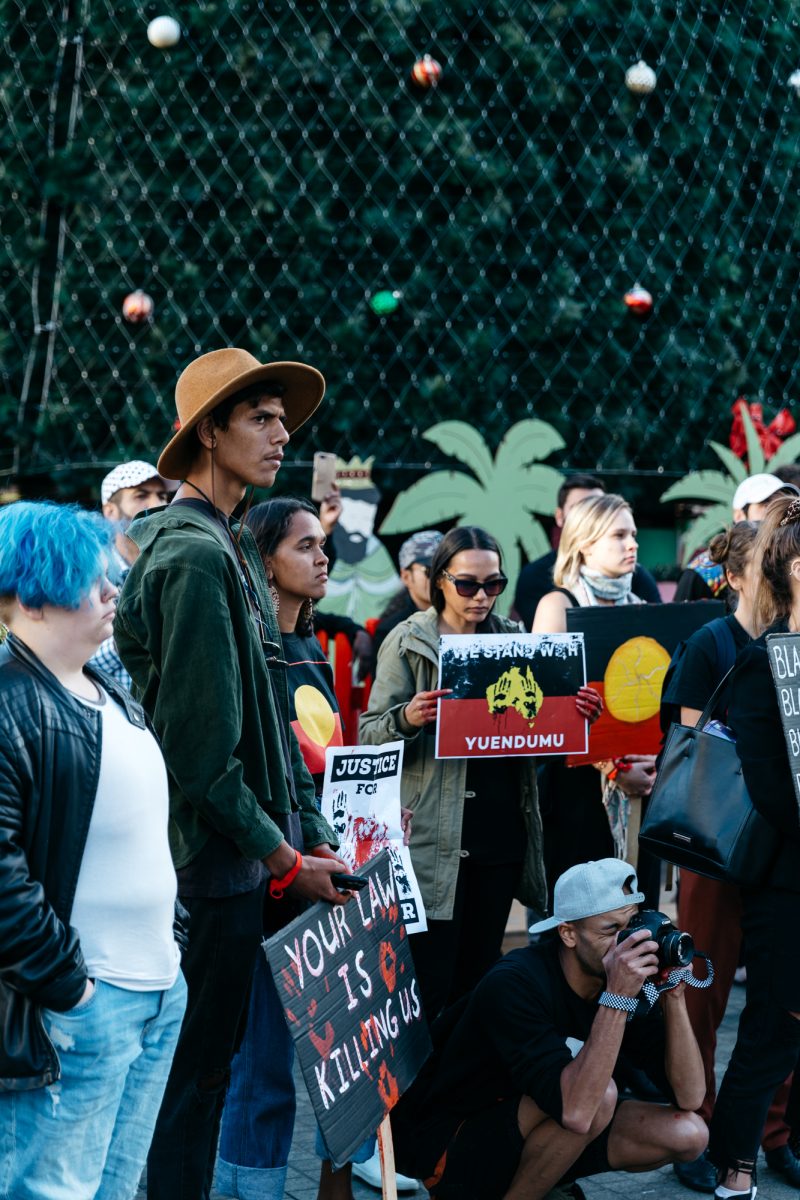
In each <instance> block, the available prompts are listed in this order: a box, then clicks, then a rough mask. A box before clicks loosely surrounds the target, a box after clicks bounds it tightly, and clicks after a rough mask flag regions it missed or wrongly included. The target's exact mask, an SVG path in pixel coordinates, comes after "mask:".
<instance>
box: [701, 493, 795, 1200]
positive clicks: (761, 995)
mask: <svg viewBox="0 0 800 1200" xmlns="http://www.w3.org/2000/svg"><path fill="white" fill-rule="evenodd" d="M753 559H754V564H755V571H756V574H757V578H758V584H757V590H756V598H755V620H754V632H755V633H756V634H758V635H760V636H758V637H757V639H756V640H755V641H754V642H752V643H751V644H750V645H749V646H747V647H746V648H745V649H744V650H742V651H741V652H740V654H739V656H738V658H737V660H736V667H735V668H734V672H733V675H732V677H731V688H730V702H729V704H728V725H729V726H730V728H731V729H732V731H733V733H734V735H735V738H736V749H737V752H738V754H739V758H740V760H741V764H742V771H743V774H744V779H745V783H746V784H747V790H748V792H749V794H750V798H751V800H752V802H753V805H754V807H755V808H756V810H757V811H758V812H759V813H760V814H761V816H762V817H763V818H764V820H765V821H766V822H768V824H769V825H770V826H772V827H773V828H774V830H775V831H776V852H775V859H774V862H773V864H772V867H771V869H770V871H769V874H768V876H767V878H766V879H765V880H764V881H763V882H762V884H761V886H760V887H758V888H743V889H742V932H743V935H744V957H745V965H746V967H747V1003H746V1005H745V1008H744V1011H743V1012H742V1016H741V1019H740V1022H739V1033H738V1037H737V1039H736V1045H735V1046H734V1049H733V1054H732V1055H731V1059H730V1063H729V1065H728V1070H727V1071H726V1073H725V1078H724V1079H723V1081H722V1086H721V1087H720V1090H719V1095H718V1096H717V1103H716V1106H715V1108H714V1115H713V1117H712V1119H711V1139H710V1143H709V1155H710V1157H711V1160H712V1162H713V1163H714V1165H715V1166H716V1167H717V1169H718V1171H719V1172H720V1175H719V1185H718V1187H717V1195H718V1196H719V1197H731V1196H734V1197H736V1196H742V1197H747V1198H748V1200H752V1197H753V1196H754V1195H755V1191H756V1187H755V1182H756V1181H755V1160H756V1155H757V1153H758V1143H759V1139H760V1138H761V1135H762V1131H763V1128H764V1122H765V1119H766V1116H767V1110H768V1109H769V1105H770V1101H771V1100H772V1097H773V1095H774V1093H775V1089H776V1087H777V1086H778V1084H780V1083H781V1082H782V1081H783V1080H784V1079H785V1078H786V1076H787V1075H788V1074H789V1073H790V1072H791V1071H792V1070H793V1069H794V1068H795V1066H796V1064H797V1061H798V1053H800V956H799V955H798V954H797V950H796V944H797V929H798V923H800V819H799V818H798V799H797V797H798V788H797V771H798V769H800V768H798V764H797V757H796V750H795V741H792V743H791V746H789V745H787V740H788V735H785V734H784V729H783V726H782V717H785V716H786V715H788V714H790V713H792V712H793V713H798V712H800V654H799V653H798V651H797V648H796V643H795V641H794V639H787V641H786V642H785V643H783V644H782V645H781V646H780V649H781V651H782V653H781V655H780V664H779V669H778V670H777V671H776V675H777V676H778V678H779V679H780V680H781V686H780V702H779V696H778V691H777V689H776V684H775V682H774V681H773V675H772V672H771V670H770V661H769V651H768V644H767V641H766V634H767V633H770V634H776V633H778V634H780V633H783V634H788V633H795V634H796V633H797V632H798V630H800V499H797V498H794V499H793V498H790V497H787V496H778V497H776V498H775V499H774V500H773V501H772V502H771V504H770V506H769V509H768V510H767V515H766V517H765V518H764V520H763V522H762V523H761V526H760V529H759V532H758V535H757V537H756V542H755V548H754V554H753ZM792 733H793V734H794V739H795V740H796V739H797V734H796V732H795V729H794V727H792ZM786 1119H787V1122H788V1124H789V1126H790V1129H791V1133H792V1137H791V1138H790V1145H791V1144H792V1142H793V1141H794V1143H795V1145H796V1144H797V1143H796V1139H797V1137H798V1135H800V1111H798V1104H797V1096H796V1095H795V1094H794V1093H793V1094H792V1096H791V1097H790V1102H789V1105H788V1107H787V1118H786Z"/></svg>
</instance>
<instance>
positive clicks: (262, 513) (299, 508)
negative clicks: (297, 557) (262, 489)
mask: <svg viewBox="0 0 800 1200" xmlns="http://www.w3.org/2000/svg"><path fill="white" fill-rule="evenodd" d="M299 512H307V513H311V515H312V516H314V517H319V513H318V512H317V510H316V509H315V508H314V505H313V504H310V503H309V502H308V500H301V499H300V497H299V496H280V497H278V498H277V499H275V500H264V501H263V502H262V503H261V504H256V505H255V507H254V508H251V509H250V511H249V512H248V514H247V516H246V517H245V521H246V522H247V526H248V528H249V529H250V531H251V533H252V534H253V537H254V538H255V539H256V546H257V547H258V552H259V554H260V555H261V560H262V562H263V563H264V565H265V566H266V562H267V559H268V558H269V557H271V555H273V554H274V553H275V551H276V550H277V549H278V546H280V544H281V542H282V541H283V540H284V538H286V537H288V536H289V528H290V526H291V524H292V518H293V517H294V516H295V514H296V513H299ZM311 612H312V608H311V605H310V604H309V605H308V606H306V605H305V604H304V605H303V606H302V608H301V609H300V615H299V616H298V618H297V629H296V631H295V632H296V633H299V634H300V636H301V637H309V636H310V635H311V634H312V633H313V632H314V622H313V619H312V618H311V616H310V613H311Z"/></svg>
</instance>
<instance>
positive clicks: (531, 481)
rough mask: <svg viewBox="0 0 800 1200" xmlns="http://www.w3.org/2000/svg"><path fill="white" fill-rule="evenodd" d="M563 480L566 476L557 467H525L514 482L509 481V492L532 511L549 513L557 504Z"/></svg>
mask: <svg viewBox="0 0 800 1200" xmlns="http://www.w3.org/2000/svg"><path fill="white" fill-rule="evenodd" d="M500 478H501V479H502V478H503V476H502V475H501V476H500ZM563 480H564V476H563V475H562V474H561V472H560V471H557V470H556V469H555V467H547V466H542V465H537V466H535V467H523V468H522V470H521V471H520V472H519V474H518V476H517V477H516V478H514V480H513V484H512V483H511V481H509V492H510V494H511V495H513V496H514V497H515V498H516V499H517V501H518V502H519V503H520V504H523V505H524V506H525V508H527V509H529V510H530V511H531V512H540V513H547V514H548V515H549V514H550V513H552V512H553V509H554V508H555V506H556V500H557V499H558V489H559V488H560V487H561V484H562V482H563ZM512 487H513V491H512Z"/></svg>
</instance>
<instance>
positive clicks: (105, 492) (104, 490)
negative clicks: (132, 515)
mask: <svg viewBox="0 0 800 1200" xmlns="http://www.w3.org/2000/svg"><path fill="white" fill-rule="evenodd" d="M148 479H163V476H162V475H159V473H158V468H157V467H154V466H153V464H152V463H147V462H142V461H141V460H136V461H135V462H126V463H120V464H119V466H118V467H114V470H113V471H109V472H108V474H107V475H106V477H105V479H104V480H103V482H102V483H101V484H100V503H101V504H107V503H108V501H109V500H110V499H111V497H112V496H113V495H114V493H115V492H118V491H120V489H121V488H131V487H138V486H139V484H140V483H147V480H148Z"/></svg>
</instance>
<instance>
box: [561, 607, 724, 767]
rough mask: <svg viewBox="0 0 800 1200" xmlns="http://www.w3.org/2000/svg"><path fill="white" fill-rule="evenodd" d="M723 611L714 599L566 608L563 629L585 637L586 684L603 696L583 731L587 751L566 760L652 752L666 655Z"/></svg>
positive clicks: (657, 746) (658, 746)
mask: <svg viewBox="0 0 800 1200" xmlns="http://www.w3.org/2000/svg"><path fill="white" fill-rule="evenodd" d="M724 615H725V606H724V604H723V603H722V602H721V601H717V600H698V601H695V602H693V603H690V604H625V605H619V606H617V607H613V608H609V607H598V608H568V609H567V629H568V630H570V631H571V632H572V631H574V632H576V633H583V634H584V635H585V638H586V673H587V676H588V679H589V686H590V687H593V688H596V689H597V691H598V692H599V693H600V695H601V696H602V697H603V701H604V706H603V712H602V714H601V716H600V718H599V720H597V721H595V723H594V725H592V728H591V731H590V734H589V753H588V754H587V755H582V756H573V757H571V758H570V765H571V766H575V765H577V764H580V763H589V762H601V761H603V760H605V759H609V758H615V757H617V756H621V755H625V754H658V751H659V750H660V749H661V725H660V722H659V718H658V714H659V710H660V708H661V685H662V684H663V682H664V676H665V675H666V673H667V667H668V666H669V664H670V660H671V659H672V655H673V654H674V652H675V650H676V649H677V647H678V645H679V643H680V642H683V641H685V640H686V638H688V637H690V636H691V635H692V634H693V633H694V632H695V630H697V629H699V628H700V627H701V625H705V624H706V623H707V622H708V621H711V620H713V619H714V617H722V616H724Z"/></svg>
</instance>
